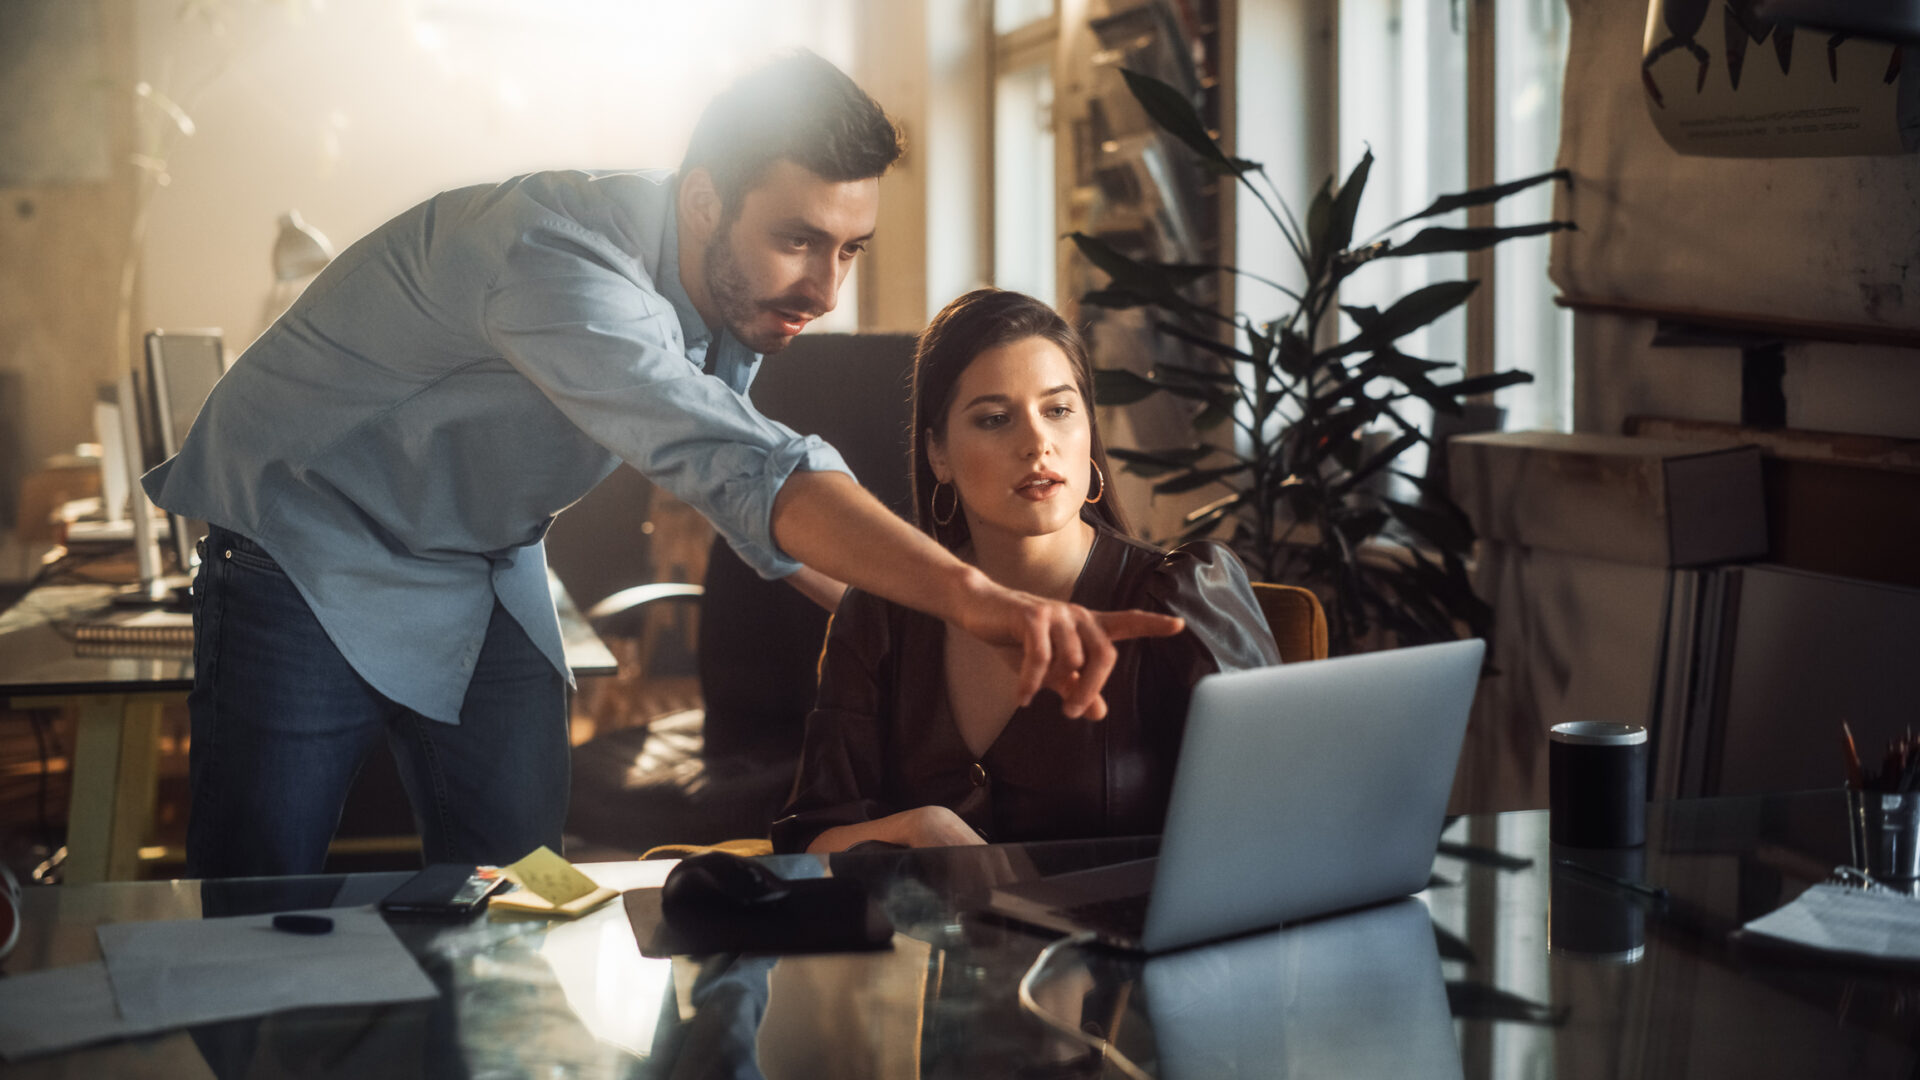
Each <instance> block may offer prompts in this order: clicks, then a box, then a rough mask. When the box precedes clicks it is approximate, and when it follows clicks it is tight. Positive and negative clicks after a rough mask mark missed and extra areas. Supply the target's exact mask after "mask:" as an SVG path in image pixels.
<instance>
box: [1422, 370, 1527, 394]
mask: <svg viewBox="0 0 1920 1080" xmlns="http://www.w3.org/2000/svg"><path fill="white" fill-rule="evenodd" d="M1532 381H1533V372H1531V371H1496V372H1494V373H1493V374H1491V375H1475V376H1474V377H1473V378H1471V379H1461V380H1460V381H1459V382H1451V383H1446V384H1444V385H1441V386H1437V387H1435V388H1434V389H1436V390H1438V391H1440V392H1441V393H1443V394H1452V395H1453V396H1455V397H1466V396H1467V395H1468V394H1490V393H1492V392H1494V391H1495V390H1501V389H1505V388H1506V387H1509V386H1518V385H1520V384H1521V383H1530V382H1532Z"/></svg>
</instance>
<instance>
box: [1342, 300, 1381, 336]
mask: <svg viewBox="0 0 1920 1080" xmlns="http://www.w3.org/2000/svg"><path fill="white" fill-rule="evenodd" d="M1340 310H1341V311H1344V312H1346V313H1347V317H1348V318H1350V319H1352V320H1353V325H1355V326H1357V327H1359V328H1360V329H1362V330H1365V329H1366V328H1367V327H1369V326H1372V325H1373V324H1374V323H1375V322H1377V321H1378V320H1379V318H1380V309H1379V308H1377V307H1374V306H1373V305H1372V304H1368V305H1367V306H1366V307H1354V306H1352V305H1350V304H1341V305H1340Z"/></svg>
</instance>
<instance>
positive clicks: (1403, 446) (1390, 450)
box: [1333, 431, 1421, 497]
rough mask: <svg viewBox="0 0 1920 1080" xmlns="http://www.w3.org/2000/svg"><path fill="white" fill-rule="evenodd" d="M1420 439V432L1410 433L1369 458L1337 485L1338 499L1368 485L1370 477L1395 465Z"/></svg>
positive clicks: (1335, 489) (1335, 487) (1335, 490)
mask: <svg viewBox="0 0 1920 1080" xmlns="http://www.w3.org/2000/svg"><path fill="white" fill-rule="evenodd" d="M1420 438H1421V436H1420V433H1419V432H1417V431H1409V432H1407V433H1406V434H1405V435H1402V436H1400V437H1399V438H1397V439H1395V440H1393V441H1392V442H1390V443H1388V444H1387V445H1386V446H1384V447H1382V448H1381V450H1380V452H1379V453H1377V454H1375V455H1373V456H1372V457H1370V458H1368V459H1367V460H1366V462H1365V463H1364V464H1362V465H1361V466H1360V467H1359V468H1357V469H1355V470H1353V472H1352V473H1350V474H1349V475H1348V476H1347V478H1346V479H1345V480H1342V481H1340V482H1339V483H1338V484H1335V485H1334V487H1333V494H1334V495H1335V496H1336V497H1338V496H1341V495H1345V494H1346V493H1347V492H1349V491H1352V490H1353V489H1354V488H1356V487H1359V486H1360V485H1361V484H1364V483H1366V482H1367V478H1368V477H1370V476H1372V475H1373V474H1375V473H1377V472H1379V471H1380V470H1381V469H1384V468H1386V467H1387V466H1388V465H1391V464H1393V460H1394V459H1395V458H1397V457H1399V456H1400V455H1401V454H1403V453H1405V452H1406V451H1407V449H1408V448H1409V447H1411V446H1413V445H1414V444H1416V443H1418V442H1419V441H1420Z"/></svg>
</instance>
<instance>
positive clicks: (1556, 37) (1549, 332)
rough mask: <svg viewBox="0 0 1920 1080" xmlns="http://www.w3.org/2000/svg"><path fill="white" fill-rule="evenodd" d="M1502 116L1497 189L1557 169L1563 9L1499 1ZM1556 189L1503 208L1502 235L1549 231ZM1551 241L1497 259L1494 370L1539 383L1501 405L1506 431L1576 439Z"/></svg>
mask: <svg viewBox="0 0 1920 1080" xmlns="http://www.w3.org/2000/svg"><path fill="white" fill-rule="evenodd" d="M1495 11H1496V14H1495V18H1496V19H1497V20H1498V29H1497V30H1496V33H1497V35H1498V40H1499V43H1500V45H1499V49H1498V58H1497V67H1498V69H1499V75H1498V80H1499V85H1498V87H1497V94H1498V98H1499V112H1498V114H1497V115H1496V116H1495V118H1494V158H1495V161H1496V163H1497V164H1496V169H1497V172H1496V176H1495V179H1498V180H1512V179H1516V178H1518V177H1522V176H1533V175H1535V174H1537V173H1543V172H1546V171H1547V170H1549V169H1551V168H1553V161H1554V156H1555V154H1556V152H1557V150H1558V148H1559V145H1560V79H1561V74H1562V72H1563V71H1564V70H1565V68H1566V61H1567V21H1568V20H1567V11H1566V6H1565V4H1564V3H1562V2H1561V0H1497V5H1496V8H1495ZM1552 214H1553V189H1552V186H1551V185H1543V186H1541V187H1537V188H1534V189H1533V190H1531V191H1526V192H1522V193H1521V194H1519V195H1515V196H1513V197H1512V198H1509V199H1506V200H1505V201H1503V202H1501V203H1499V204H1498V205H1497V206H1496V207H1495V210H1494V220H1495V222H1496V223H1497V224H1500V225H1522V224H1526V223H1529V222H1535V221H1545V220H1547V219H1548V218H1550V217H1551V216H1552ZM1549 243H1550V241H1549V240H1548V238H1547V237H1544V236H1542V237H1534V238H1528V239H1525V240H1510V241H1508V242H1507V243H1504V244H1502V245H1500V246H1499V247H1497V248H1495V249H1494V281H1495V283H1496V285H1497V286H1498V288H1499V292H1498V294H1497V295H1498V296H1499V303H1498V304H1496V305H1495V306H1494V321H1495V330H1494V335H1495V336H1494V360H1495V365H1494V366H1495V370H1498V371H1505V370H1507V369H1509V368H1517V369H1519V370H1521V371H1531V372H1533V377H1534V381H1533V382H1532V383H1530V384H1527V385H1524V386H1515V387H1512V388H1510V389H1507V390H1503V391H1501V392H1500V393H1499V394H1497V395H1496V398H1497V400H1498V401H1499V403H1500V404H1501V405H1504V406H1506V408H1507V427H1509V428H1511V429H1516V430H1524V429H1527V428H1553V429H1558V430H1561V431H1565V430H1568V429H1570V428H1571V427H1572V423H1573V314H1572V313H1571V312H1569V311H1566V310H1565V309H1563V308H1558V307H1555V306H1554V303H1553V285H1552V283H1551V282H1549V281H1548V280H1547V249H1548V246H1549Z"/></svg>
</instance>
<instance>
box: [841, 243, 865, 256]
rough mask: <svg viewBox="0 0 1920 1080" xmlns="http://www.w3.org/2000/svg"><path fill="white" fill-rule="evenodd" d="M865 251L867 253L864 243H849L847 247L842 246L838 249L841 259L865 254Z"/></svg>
mask: <svg viewBox="0 0 1920 1080" xmlns="http://www.w3.org/2000/svg"><path fill="white" fill-rule="evenodd" d="M866 253H867V245H865V244H852V245H849V246H848V247H844V248H842V249H840V257H841V258H843V259H853V258H857V257H859V256H861V255H865V254H866Z"/></svg>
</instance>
